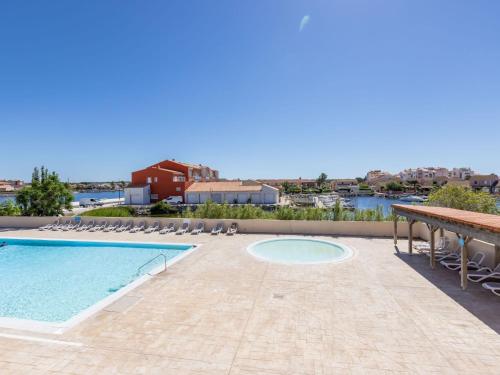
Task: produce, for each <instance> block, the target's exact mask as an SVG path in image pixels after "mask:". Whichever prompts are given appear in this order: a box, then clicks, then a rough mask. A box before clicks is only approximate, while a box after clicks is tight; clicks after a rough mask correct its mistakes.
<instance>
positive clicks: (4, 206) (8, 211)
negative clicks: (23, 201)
mask: <svg viewBox="0 0 500 375" xmlns="http://www.w3.org/2000/svg"><path fill="white" fill-rule="evenodd" d="M19 215H21V209H20V208H19V206H18V205H16V204H15V203H14V202H12V201H10V200H9V201H6V202H3V203H1V204H0V216H19Z"/></svg>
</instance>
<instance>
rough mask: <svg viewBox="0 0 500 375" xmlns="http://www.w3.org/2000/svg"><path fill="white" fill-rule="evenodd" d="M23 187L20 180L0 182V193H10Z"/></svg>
mask: <svg viewBox="0 0 500 375" xmlns="http://www.w3.org/2000/svg"><path fill="white" fill-rule="evenodd" d="M23 186H24V182H23V181H22V180H0V192H4V193H5V192H11V191H15V190H17V189H20V188H22V187H23Z"/></svg>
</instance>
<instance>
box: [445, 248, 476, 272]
mask: <svg viewBox="0 0 500 375" xmlns="http://www.w3.org/2000/svg"><path fill="white" fill-rule="evenodd" d="M484 258H485V256H484V254H483V253H481V252H478V253H476V254H474V256H473V257H472V258H471V259H470V260H468V261H467V269H473V270H478V269H479V268H481V263H483V261H484ZM439 263H441V264H442V265H443V266H445V267H446V268H448V269H449V270H452V271H459V270H460V269H461V267H462V263H461V262H460V261H459V260H457V261H446V260H442V261H441V262H439Z"/></svg>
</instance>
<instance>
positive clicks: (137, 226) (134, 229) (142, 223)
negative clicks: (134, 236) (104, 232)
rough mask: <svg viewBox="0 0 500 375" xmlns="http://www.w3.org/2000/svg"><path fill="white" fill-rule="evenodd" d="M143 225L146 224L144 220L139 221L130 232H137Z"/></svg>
mask: <svg viewBox="0 0 500 375" xmlns="http://www.w3.org/2000/svg"><path fill="white" fill-rule="evenodd" d="M145 225H146V222H144V221H141V222H140V223H139V224H137V225H136V226H134V227H133V228H132V229H130V233H137V232H140V231H143V230H144V227H145Z"/></svg>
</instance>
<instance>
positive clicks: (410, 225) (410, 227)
mask: <svg viewBox="0 0 500 375" xmlns="http://www.w3.org/2000/svg"><path fill="white" fill-rule="evenodd" d="M413 224H415V220H408V253H409V254H410V255H412V254H413Z"/></svg>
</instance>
